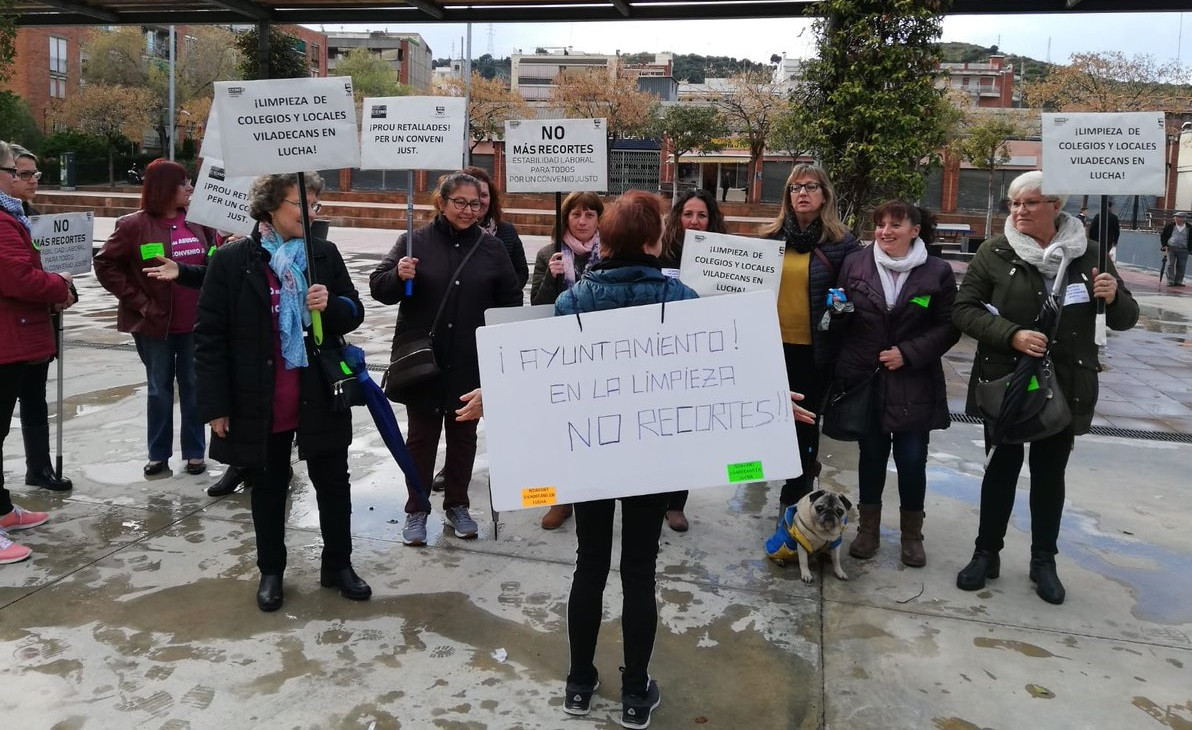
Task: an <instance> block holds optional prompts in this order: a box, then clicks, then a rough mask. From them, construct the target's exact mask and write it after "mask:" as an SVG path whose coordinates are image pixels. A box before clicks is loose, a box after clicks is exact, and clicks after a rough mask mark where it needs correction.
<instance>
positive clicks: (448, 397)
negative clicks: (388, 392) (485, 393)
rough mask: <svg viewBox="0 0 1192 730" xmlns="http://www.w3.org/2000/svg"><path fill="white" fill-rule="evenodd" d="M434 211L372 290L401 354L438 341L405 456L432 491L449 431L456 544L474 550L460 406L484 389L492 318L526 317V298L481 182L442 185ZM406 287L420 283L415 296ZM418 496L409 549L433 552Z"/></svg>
mask: <svg viewBox="0 0 1192 730" xmlns="http://www.w3.org/2000/svg"><path fill="white" fill-rule="evenodd" d="M433 201H434V205H435V208H436V209H437V211H438V213H437V215H436V216H435V219H434V220H433V221H431V222H430V223H429V224H428V225H425V226H423V227H422V228H419V229H417V230H415V231H414V238H413V247H412V248H413V252H412V253H413V256H412V257H411V256H408V255H407V249H406V235H405V234H402V235H401V236H400V237H399V238H398V239H397V243H396V244H394V246H393V248H392V249H391V250H390V251H389V253H388V254H387V255H386V256H385V258H384V259H383V260H382V261H381V264H380V265H379V266H378V267H377V268H376V269H375V270H374V271H373V272H372V274H371V275H370V276H369V279H368V283H369V291H370V292H371V293H372V296H373V298H374V299H376V300H377V301H378V302H381V303H382V304H399V305H400V308H399V309H398V315H397V323H396V325H395V326H394V333H393V347H394V352H395V353H396V351H397V348H398V347H399V345H400V343H402V342H404V341H405V339H406V338H408V337H409V336H411V335H419V334H429V335H430V336H431V337H432V338H433V347H434V355H435V362H436V364H437V365H438V367H439V371H440V372H439V375H437V376H435V377H434V378H432V379H431V380H429V381H424V382H421V383H419V384H418V385H417V386H414V387H411V388H409V389H407V391H406V392H403V393H401V394H400V395H399V397H398V398H397V400H398V401H399V402H401V403H404V404H405V406H406V413H407V415H408V417H409V424H408V426H407V431H406V446H407V447H408V448H409V450H410V456H411V457H412V458H413V460H414V465H415V467H416V468H417V470H418V476H419V479H420V480H421V481H422V484H423V485H425V487H427V488H429V487H430V484H431V477H432V476H433V474H434V469H435V456H436V454H437V453H438V448H439V434H440V433H441V432H442V431H446V434H447V435H446V438H447V449H446V456H445V461H446V463H445V465H444V476H445V484H444V490H443V512H444V520H445V521H446V523H447V525H449V526H450V527H451V529H452V530H454V532H455V536H456V537H459V538H462V539H465V540H467V539H472V538H475V537H476V535H477V533H478V531H479V528H478V526H477V525H476V521H475V520H473V519H472V516H471V514H470V513H469V512H468V509H469V507H471V501H470V500H469V498H468V484H469V483H470V482H471V481H472V466H473V464H474V462H475V460H476V422H475V421H457V420H456V418H455V416H456V412H457V411H458V410H460V409H461V408H463V407H464V405H465V403H464V402H463V401H462V400H461V396H463V395H465V394H467V393H471V392H472V391H473V390H475V389H476V388H478V387H479V386H480V363H479V361H478V359H477V354H476V330H477V328H479V327H482V326H483V325H484V311H485V310H486V309H489V308H491V307H520V306H521V304H522V290H521V287H519V286H518V283H517V274H516V273H515V272H514V270H513V264H512V262H510V260H509V254H508V253H506V251H505V246H504V244H502V243H501V240H500V239H498V238H497V237H495V236H492V235H490V234H489V233H487V232H486V231H485V230H484V229H483V228H481V227H480V225H479V224H478V219H479V216H480V214H481V210H482V209H483V207H484V205H483V203H482V202H481V200H480V181H478V180H477V179H476V178H474V177H472V176H471V175H468V174H465V173H463V172H455V173H452V174H450V175H447V176H445V177H444V178H443V179H442V180H440V181H439V185H438V188H437V189H436V190H435V193H434V196H433ZM461 266H462V268H461ZM407 281H412V282H413V285H412V291H411V293H410V294H408V295H407V294H406V282H407ZM440 310H441V311H442V315H441V316H440V315H439V312H440ZM436 320H437V321H436ZM432 330H433V331H432ZM409 486H410V490H409V491H410V495H411V497H410V499H409V500H408V501H407V502H406V507H405V511H406V524H405V527H404V528H403V529H402V542H404V543H405V544H406V545H413V546H419V545H425V544H426V541H427V533H426V521H427V518H428V517H429V513H428V512H427V511H426V505H425V504H422V503H421V502H420V500H418V499H416V498H415V496H414V495H415V494H416V491H415V490H414V489H413V485H409Z"/></svg>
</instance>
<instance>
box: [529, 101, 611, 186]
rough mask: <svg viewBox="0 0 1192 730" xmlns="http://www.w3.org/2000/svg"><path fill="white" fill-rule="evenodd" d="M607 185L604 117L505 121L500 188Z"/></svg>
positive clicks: (606, 127) (606, 144) (606, 149)
mask: <svg viewBox="0 0 1192 730" xmlns="http://www.w3.org/2000/svg"><path fill="white" fill-rule="evenodd" d="M576 190H591V191H596V192H601V191H604V190H608V123H607V122H606V121H605V120H604V119H514V120H510V121H507V122H505V192H509V193H553V192H561V191H576Z"/></svg>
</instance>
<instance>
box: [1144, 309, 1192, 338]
mask: <svg viewBox="0 0 1192 730" xmlns="http://www.w3.org/2000/svg"><path fill="white" fill-rule="evenodd" d="M1135 327H1138V328H1141V329H1144V330H1146V331H1147V332H1161V333H1165V334H1176V335H1188V334H1192V322H1189V320H1188V317H1186V316H1185V315H1183V314H1181V313H1180V312H1176V311H1174V310H1171V309H1165V308H1164V307H1159V306H1155V305H1153V304H1142V305H1140V306H1139V315H1138V324H1137V325H1135Z"/></svg>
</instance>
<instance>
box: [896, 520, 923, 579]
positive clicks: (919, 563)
mask: <svg viewBox="0 0 1192 730" xmlns="http://www.w3.org/2000/svg"><path fill="white" fill-rule="evenodd" d="M923 515H924V513H923V512H910V511H907V510H902V519H901V525H900V526H901V529H902V563H903V565H908V566H910V567H912V568H922V567H923V566H924V565H927V553H925V552H923Z"/></svg>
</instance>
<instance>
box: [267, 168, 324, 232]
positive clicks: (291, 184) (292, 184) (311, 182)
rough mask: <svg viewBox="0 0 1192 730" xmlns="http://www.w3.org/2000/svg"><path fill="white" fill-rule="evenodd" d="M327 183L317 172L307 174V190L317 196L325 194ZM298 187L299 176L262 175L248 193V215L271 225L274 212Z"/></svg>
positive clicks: (293, 174) (291, 174)
mask: <svg viewBox="0 0 1192 730" xmlns="http://www.w3.org/2000/svg"><path fill="white" fill-rule="evenodd" d="M325 186H326V183H324V182H323V178H322V177H321V176H320V175H319V173H317V172H308V173H306V189H307V190H308V191H310V192H312V193H314V194H315V195H318V194H319V193H321V192H323V188H324V187H325ZM296 187H298V174H297V173H290V174H288V175H262V176H260V177H258V178H257V179H256V180H253V181H252V187H251V188H250V189H249V191H248V214H249V215H250V216H252V219H253V220H256V221H261V222H263V223H269V222H272V220H273V211H275V210H277V209H278V208H280V207H281V206H282V202H283V201H285V199H286V193H288V192H289V191H290V188H296Z"/></svg>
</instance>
